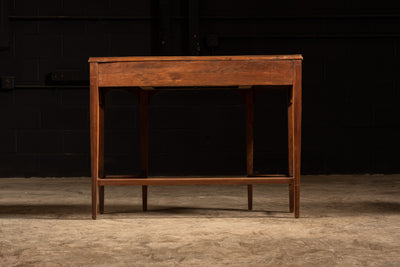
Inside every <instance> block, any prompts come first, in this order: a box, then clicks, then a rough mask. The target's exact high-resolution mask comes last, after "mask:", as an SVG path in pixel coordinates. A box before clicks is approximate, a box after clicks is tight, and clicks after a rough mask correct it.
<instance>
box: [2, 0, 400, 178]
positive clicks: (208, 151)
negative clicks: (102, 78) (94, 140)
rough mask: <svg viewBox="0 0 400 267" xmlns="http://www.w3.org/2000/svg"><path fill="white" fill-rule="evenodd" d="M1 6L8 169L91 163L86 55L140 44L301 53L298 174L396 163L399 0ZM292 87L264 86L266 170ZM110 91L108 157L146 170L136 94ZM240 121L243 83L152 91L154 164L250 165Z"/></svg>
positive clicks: (123, 169)
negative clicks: (387, 0)
mask: <svg viewBox="0 0 400 267" xmlns="http://www.w3.org/2000/svg"><path fill="white" fill-rule="evenodd" d="M0 8H1V10H0V14H1V19H0V76H2V78H1V84H2V87H1V88H2V89H0V127H1V128H0V129H1V131H0V177H14V176H76V175H78V176H89V175H90V155H89V109H88V106H89V91H88V63H87V60H88V58H89V57H91V56H133V55H237V54H298V53H301V54H303V57H304V62H303V150H302V173H304V174H315V173H321V174H326V173H395V172H397V173H398V172H399V171H400V164H399V163H398V151H400V141H399V136H400V119H399V115H400V112H399V111H398V109H397V108H398V107H397V103H398V99H399V97H400V78H399V73H400V63H399V62H400V4H399V3H397V4H393V3H392V4H391V5H390V6H389V5H384V4H383V3H382V4H381V3H380V2H376V1H370V2H366V1H358V0H348V1H344V0H343V1H329V2H327V1H308V2H307V3H304V2H300V1H297V2H296V3H294V4H293V3H289V2H288V1H271V2H269V1H254V0H252V1H251V0H249V1H240V2H239V3H233V2H232V1H227V0H224V1H211V0H203V1H194V0H191V1H184V0H181V1H180V0H175V1H166V0H153V1H127V0H126V1H124V0H112V1H111V0H105V1H82V0H79V1H75V0H68V1H65V0H64V1H63V0H52V1H47V0H41V1H29V0H0ZM12 77H15V78H14V80H13V78H12ZM13 81H14V85H13V84H12V83H13ZM285 97H286V96H285V93H284V92H282V91H280V90H271V91H270V92H265V93H261V94H260V95H258V97H257V101H256V115H255V116H256V126H255V127H256V133H255V150H256V153H255V168H256V170H257V171H259V172H284V171H285V170H286V162H287V151H286V145H287V141H286V121H285V118H286V114H285V108H284V104H285ZM106 104H107V109H106V170H107V171H108V172H110V173H132V172H133V173H137V172H138V169H139V164H140V157H139V151H138V145H139V137H138V119H139V117H138V106H137V100H136V99H135V97H134V96H132V95H129V94H128V93H126V92H119V91H115V92H111V93H109V94H108V95H107V99H106ZM243 125H244V106H243V102H242V100H241V97H240V96H239V95H237V94H236V93H235V92H232V91H207V92H193V91H176V92H168V93H159V94H157V95H156V96H154V98H153V99H152V102H151V107H150V174H183V175H184V174H222V173H224V174H239V173H244V172H245V142H244V141H245V138H244V127H243Z"/></svg>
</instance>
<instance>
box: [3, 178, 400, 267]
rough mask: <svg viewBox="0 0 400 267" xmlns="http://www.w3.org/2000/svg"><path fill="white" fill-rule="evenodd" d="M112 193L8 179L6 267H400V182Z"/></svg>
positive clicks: (63, 181)
mask: <svg viewBox="0 0 400 267" xmlns="http://www.w3.org/2000/svg"><path fill="white" fill-rule="evenodd" d="M140 192H141V190H140V187H134V186H132V187H129V186H125V187H106V213H105V214H103V215H99V216H98V220H96V221H93V220H91V214H90V210H91V208H90V203H91V202H90V178H30V179H24V178H10V179H8V178H7V179H0V265H1V266H147V265H150V266H177V265H178V266H219V265H229V266H400V175H386V176H373V175H372V176H371V175H366V176H303V177H302V194H301V201H302V202H301V210H300V212H301V218H300V219H294V218H293V215H292V214H290V213H289V212H288V197H287V196H288V193H287V186H281V185H265V186H264V185H262V186H254V211H251V212H250V211H247V210H246V207H247V202H246V201H247V198H246V187H245V186H164V187H161V186H152V187H150V188H149V211H148V212H145V213H143V212H141V197H140Z"/></svg>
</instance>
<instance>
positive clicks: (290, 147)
mask: <svg viewBox="0 0 400 267" xmlns="http://www.w3.org/2000/svg"><path fill="white" fill-rule="evenodd" d="M293 118H294V116H293V88H290V89H289V90H288V101H287V121H288V159H289V162H288V163H289V173H288V175H289V177H293V170H294V165H293V164H294V160H293V155H294V154H293V145H294V142H293V136H294V134H293V130H294V127H293V122H294V121H293ZM294 198H295V196H294V182H293V183H291V184H289V211H290V212H293V211H294Z"/></svg>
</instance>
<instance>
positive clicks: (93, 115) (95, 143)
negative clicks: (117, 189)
mask: <svg viewBox="0 0 400 267" xmlns="http://www.w3.org/2000/svg"><path fill="white" fill-rule="evenodd" d="M99 105H100V103H99V86H98V63H90V149H91V173H92V219H93V220H95V219H96V217H97V195H98V178H99V115H100V112H99V108H100V107H99Z"/></svg>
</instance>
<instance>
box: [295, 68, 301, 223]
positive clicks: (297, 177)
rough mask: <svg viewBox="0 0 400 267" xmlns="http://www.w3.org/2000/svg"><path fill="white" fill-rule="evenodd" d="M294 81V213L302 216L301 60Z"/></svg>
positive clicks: (296, 215)
mask: <svg viewBox="0 0 400 267" xmlns="http://www.w3.org/2000/svg"><path fill="white" fill-rule="evenodd" d="M294 68H295V69H294V83H293V116H294V119H293V121H294V123H293V127H294V131H293V134H294V136H293V143H294V146H293V147H294V151H293V153H294V156H293V160H294V192H295V194H294V195H295V200H294V214H295V217H296V218H298V217H299V216H300V174H301V165H300V164H301V94H302V92H301V61H296V62H295V65H294Z"/></svg>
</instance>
